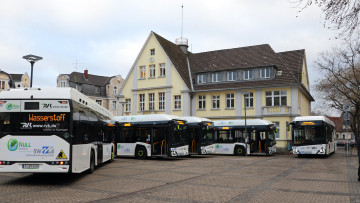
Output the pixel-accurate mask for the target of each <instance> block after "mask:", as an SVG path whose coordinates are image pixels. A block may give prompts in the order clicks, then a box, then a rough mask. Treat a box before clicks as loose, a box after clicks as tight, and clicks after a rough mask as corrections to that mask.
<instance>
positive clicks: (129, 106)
mask: <svg viewBox="0 0 360 203" xmlns="http://www.w3.org/2000/svg"><path fill="white" fill-rule="evenodd" d="M130 108H131V99H125V111H126V112H130Z"/></svg>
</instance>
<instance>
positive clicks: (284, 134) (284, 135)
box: [263, 116, 291, 148]
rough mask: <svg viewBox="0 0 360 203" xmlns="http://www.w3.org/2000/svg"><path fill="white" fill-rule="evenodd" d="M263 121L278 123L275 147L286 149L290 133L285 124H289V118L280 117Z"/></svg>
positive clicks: (267, 118)
mask: <svg viewBox="0 0 360 203" xmlns="http://www.w3.org/2000/svg"><path fill="white" fill-rule="evenodd" d="M263 119H264V120H268V121H272V122H279V123H280V136H279V138H277V140H276V142H277V143H276V146H277V147H279V148H286V147H287V143H288V141H287V140H291V131H287V123H290V122H291V117H289V116H281V117H263Z"/></svg>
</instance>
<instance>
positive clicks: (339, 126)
mask: <svg viewBox="0 0 360 203" xmlns="http://www.w3.org/2000/svg"><path fill="white" fill-rule="evenodd" d="M329 119H331V120H332V121H333V122H334V123H335V126H336V131H337V132H351V129H343V125H344V113H341V115H340V117H329Z"/></svg>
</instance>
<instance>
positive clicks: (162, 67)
mask: <svg viewBox="0 0 360 203" xmlns="http://www.w3.org/2000/svg"><path fill="white" fill-rule="evenodd" d="M159 66H160V71H159V72H160V75H159V76H160V77H165V73H166V71H165V70H166V69H165V63H160V65H159Z"/></svg>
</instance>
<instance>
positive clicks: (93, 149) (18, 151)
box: [0, 88, 336, 173]
mask: <svg viewBox="0 0 360 203" xmlns="http://www.w3.org/2000/svg"><path fill="white" fill-rule="evenodd" d="M291 125H292V143H293V148H292V152H293V154H297V155H299V156H300V155H304V154H321V155H328V154H331V153H334V152H335V150H336V143H335V141H334V123H333V122H332V121H331V120H329V119H328V118H326V117H296V118H295V119H294V120H293V122H292V123H291ZM275 133H276V126H275V124H274V123H272V122H270V121H266V120H260V119H248V120H218V121H211V120H209V119H206V118H198V117H177V116H172V115H164V114H152V115H133V116H118V117H113V116H112V115H111V113H110V112H109V111H108V110H107V109H105V108H103V107H102V106H100V105H98V104H97V103H96V102H94V101H93V100H91V99H90V98H88V97H87V96H85V95H83V94H82V93H80V92H79V91H77V90H76V89H73V88H45V89H40V88H29V89H16V90H13V89H12V90H9V91H3V92H1V93H0V172H31V173H82V172H85V171H86V172H88V173H92V172H93V171H94V170H95V166H97V165H99V164H102V163H105V162H111V161H112V160H113V159H114V157H115V156H119V157H121V156H125V157H136V158H138V159H145V158H149V157H183V156H190V155H205V154H231V155H236V156H246V155H258V154H259V155H271V154H273V153H275V152H276V139H275Z"/></svg>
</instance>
